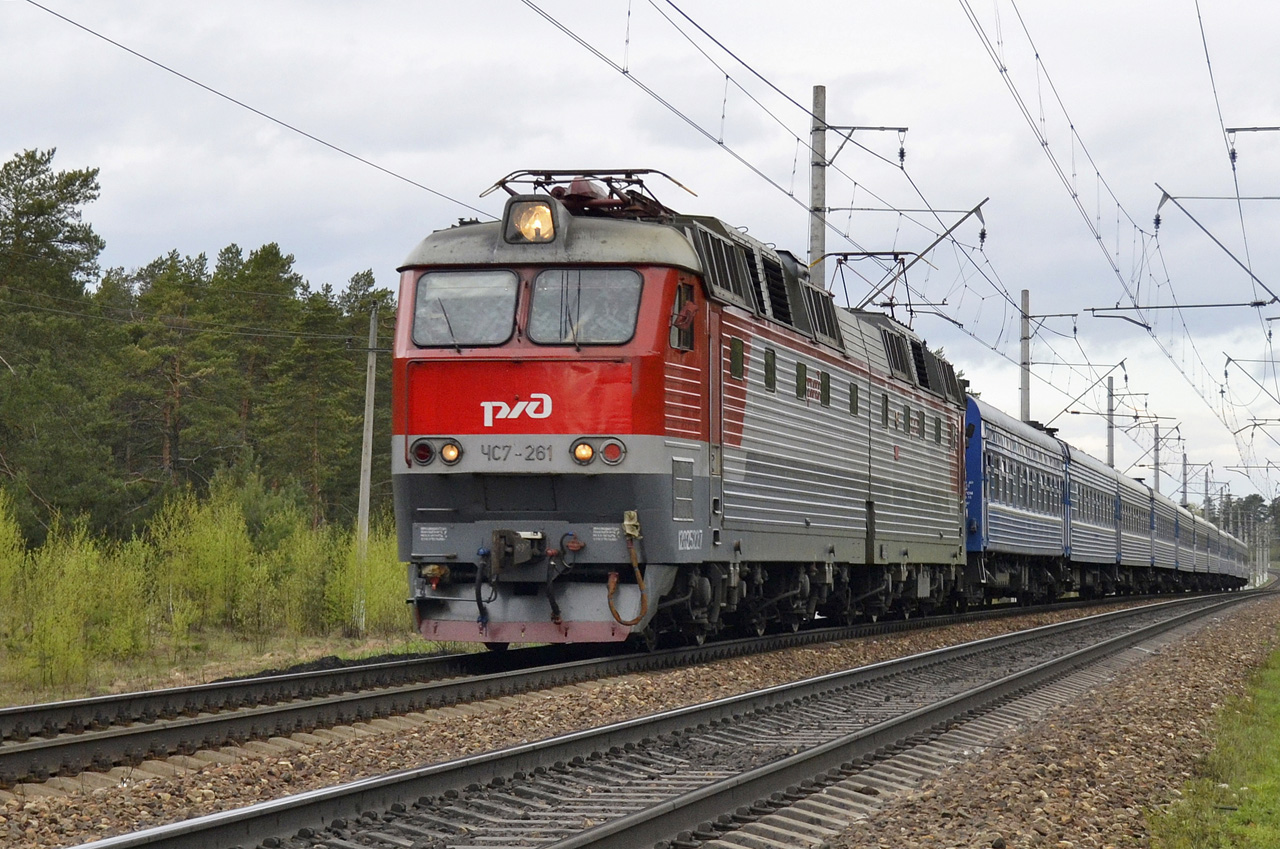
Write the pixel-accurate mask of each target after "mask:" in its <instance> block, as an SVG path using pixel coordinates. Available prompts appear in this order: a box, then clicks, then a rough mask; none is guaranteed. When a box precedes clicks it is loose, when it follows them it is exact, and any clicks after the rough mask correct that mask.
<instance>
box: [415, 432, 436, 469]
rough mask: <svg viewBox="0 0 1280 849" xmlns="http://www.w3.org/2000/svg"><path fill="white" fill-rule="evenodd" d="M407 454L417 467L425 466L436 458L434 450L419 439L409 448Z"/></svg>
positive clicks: (429, 444)
mask: <svg viewBox="0 0 1280 849" xmlns="http://www.w3.org/2000/svg"><path fill="white" fill-rule="evenodd" d="M409 454H410V456H412V457H413V461H414V462H415V463H417V464H418V465H419V466H425V465H427V464H428V463H430V462H431V460H432V458H433V457H435V456H436V450H435V449H434V448H432V447H431V443H430V442H428V441H427V440H425V439H419V440H418V441H417V442H415V443H413V445H411V446H410V447H409Z"/></svg>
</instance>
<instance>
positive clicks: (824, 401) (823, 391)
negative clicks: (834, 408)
mask: <svg viewBox="0 0 1280 849" xmlns="http://www.w3.org/2000/svg"><path fill="white" fill-rule="evenodd" d="M818 403H820V404H821V405H822V406H824V407H830V406H831V375H829V374H827V373H826V372H825V371H822V372H818Z"/></svg>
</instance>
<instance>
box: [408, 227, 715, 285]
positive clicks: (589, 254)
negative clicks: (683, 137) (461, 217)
mask: <svg viewBox="0 0 1280 849" xmlns="http://www.w3.org/2000/svg"><path fill="white" fill-rule="evenodd" d="M559 226H560V227H561V228H562V229H561V231H560V232H561V236H560V238H557V239H556V240H555V241H554V242H551V243H548V244H530V243H524V244H511V243H509V242H507V241H506V240H504V239H503V238H502V227H503V225H502V222H498V221H493V222H485V223H460V224H457V225H455V226H453V227H450V228H449V229H447V230H437V231H436V232H434V233H432V234H431V235H430V236H427V237H426V238H425V239H423V240H422V241H421V242H420V243H419V244H418V246H417V247H416V248H414V249H413V250H412V251H410V252H409V255H408V256H407V257H405V260H404V262H403V263H401V264H400V270H401V271H403V270H404V269H406V268H412V267H414V266H421V265H478V264H483V265H492V264H501V265H544V264H549V263H550V264H554V263H575V264H576V263H609V264H618V265H667V266H671V267H674V268H681V269H684V270H686V271H691V272H693V273H694V274H701V273H702V264H701V263H700V262H699V260H698V255H697V253H695V252H694V250H693V245H691V244H690V243H689V240H688V239H687V238H685V237H684V235H683V234H682V233H680V231H678V230H675V229H673V228H671V227H668V226H665V225H662V224H655V223H649V222H644V221H618V220H614V219H609V218H580V217H577V216H572V215H568V214H565V215H564V216H563V217H562V218H561V219H560V221H559Z"/></svg>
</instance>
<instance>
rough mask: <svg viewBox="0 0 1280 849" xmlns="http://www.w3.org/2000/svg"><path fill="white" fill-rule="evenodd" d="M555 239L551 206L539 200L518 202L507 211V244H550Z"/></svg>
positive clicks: (554, 225)
mask: <svg viewBox="0 0 1280 849" xmlns="http://www.w3.org/2000/svg"><path fill="white" fill-rule="evenodd" d="M555 237H556V222H555V219H554V218H553V217H552V215H551V204H549V203H546V202H545V201H540V200H529V201H520V202H518V203H513V204H511V206H510V208H509V209H508V210H507V227H506V238H507V241H508V242H534V243H542V242H550V241H552V240H553V239H555Z"/></svg>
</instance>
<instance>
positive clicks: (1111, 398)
mask: <svg viewBox="0 0 1280 849" xmlns="http://www.w3.org/2000/svg"><path fill="white" fill-rule="evenodd" d="M1126 373H1127V372H1126ZM1107 465H1108V466H1109V467H1110V468H1112V469H1114V468H1115V467H1116V385H1115V378H1111V377H1108V378H1107Z"/></svg>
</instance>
